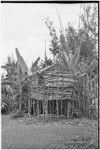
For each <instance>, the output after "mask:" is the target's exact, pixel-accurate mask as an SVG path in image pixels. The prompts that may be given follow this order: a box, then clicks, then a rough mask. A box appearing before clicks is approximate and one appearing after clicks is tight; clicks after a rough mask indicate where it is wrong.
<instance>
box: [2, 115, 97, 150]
mask: <svg viewBox="0 0 100 150" xmlns="http://www.w3.org/2000/svg"><path fill="white" fill-rule="evenodd" d="M1 134H2V135H1V136H2V138H1V140H2V141H1V143H2V149H68V148H70V149H82V148H85V149H98V126H97V120H89V119H86V118H84V119H70V120H68V119H66V120H59V121H56V122H55V121H49V122H45V123H43V122H42V121H41V122H40V121H37V120H36V118H32V117H24V118H20V119H11V116H10V115H3V116H2V130H1Z"/></svg>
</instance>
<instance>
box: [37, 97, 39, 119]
mask: <svg viewBox="0 0 100 150" xmlns="http://www.w3.org/2000/svg"><path fill="white" fill-rule="evenodd" d="M37 115H38V118H39V100H37Z"/></svg>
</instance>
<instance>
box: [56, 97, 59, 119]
mask: <svg viewBox="0 0 100 150" xmlns="http://www.w3.org/2000/svg"><path fill="white" fill-rule="evenodd" d="M56 104H57V119H58V118H59V111H58V100H56Z"/></svg>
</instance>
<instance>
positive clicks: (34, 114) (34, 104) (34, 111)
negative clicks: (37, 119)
mask: <svg viewBox="0 0 100 150" xmlns="http://www.w3.org/2000/svg"><path fill="white" fill-rule="evenodd" d="M33 114H34V115H35V100H34V99H33Z"/></svg>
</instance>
